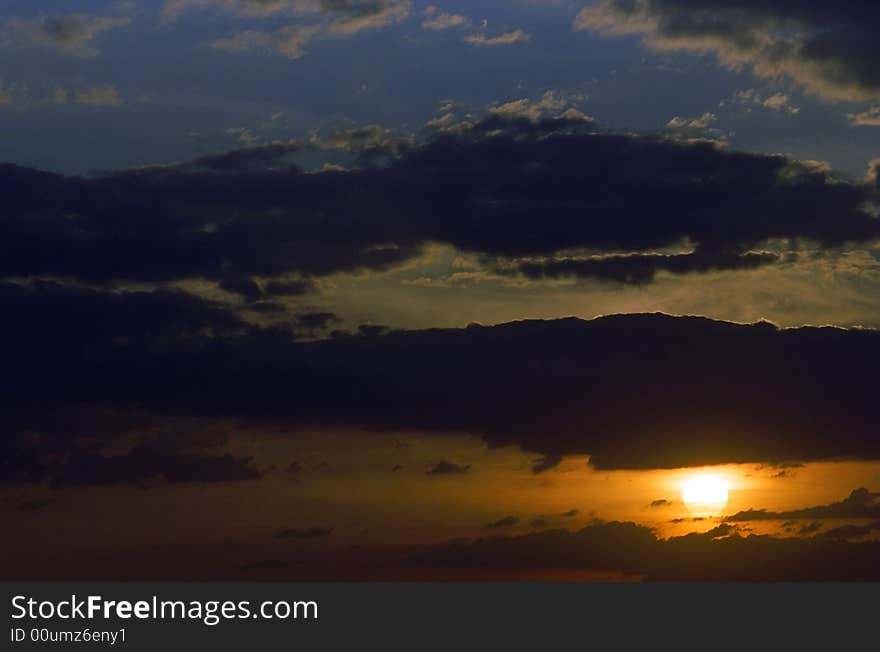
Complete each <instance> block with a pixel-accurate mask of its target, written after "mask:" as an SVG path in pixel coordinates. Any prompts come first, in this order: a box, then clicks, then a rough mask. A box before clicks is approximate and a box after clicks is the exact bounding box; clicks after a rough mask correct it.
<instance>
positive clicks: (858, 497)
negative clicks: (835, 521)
mask: <svg viewBox="0 0 880 652" xmlns="http://www.w3.org/2000/svg"><path fill="white" fill-rule="evenodd" d="M878 499H880V493H874V492H871V491H868V490H867V489H865V488H864V487H862V488H860V489H854V490H853V491H852V493H850V495H849V496H847V497H846V498H844V499H843V500H841V501H840V502H836V503H830V504H828V505H819V506H817V507H806V508H804V509H795V510H790V511H787V512H770V511H767V510H765V509H749V510H746V511H742V512H737V513H736V514H734V515H732V516H728V517H727V519H726V520H728V521H731V522H735V521H762V520H777V519H778V520H788V519H801V518H810V519H815V518H819V519H823V518H880V501H878Z"/></svg>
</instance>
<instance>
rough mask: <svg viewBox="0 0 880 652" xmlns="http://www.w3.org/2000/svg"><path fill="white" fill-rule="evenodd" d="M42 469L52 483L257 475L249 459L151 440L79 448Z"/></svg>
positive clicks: (177, 480)
mask: <svg viewBox="0 0 880 652" xmlns="http://www.w3.org/2000/svg"><path fill="white" fill-rule="evenodd" d="M46 472H47V474H48V480H49V482H50V483H51V484H52V485H54V486H70V485H103V484H139V483H142V482H145V481H147V480H152V479H156V478H163V479H164V480H166V481H167V482H170V483H182V482H240V481H244V480H254V479H256V478H259V477H260V472H259V471H258V470H257V469H255V468H253V467H252V466H251V459H250V458H237V457H235V456H233V455H231V454H229V453H226V454H223V455H204V454H194V453H180V452H175V451H170V450H167V449H166V448H164V447H161V446H156V445H155V444H153V443H142V444H139V445H138V446H136V447H135V448H134V449H132V450H131V451H130V452H129V453H125V454H122V455H104V454H101V453H95V452H88V451H79V452H76V453H74V454H73V455H72V456H71V457H70V458H69V459H68V460H67V461H66V462H65V463H63V464H52V463H50V464H48V465H47V468H46Z"/></svg>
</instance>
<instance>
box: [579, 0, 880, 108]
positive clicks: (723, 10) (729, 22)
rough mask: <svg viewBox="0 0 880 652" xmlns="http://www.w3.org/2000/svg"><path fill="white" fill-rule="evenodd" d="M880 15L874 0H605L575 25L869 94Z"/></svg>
mask: <svg viewBox="0 0 880 652" xmlns="http://www.w3.org/2000/svg"><path fill="white" fill-rule="evenodd" d="M878 22H880V7H878V5H877V3H876V2H873V0H845V1H844V2H824V1H823V0H730V1H728V0H724V1H723V2H722V1H720V0H599V1H598V2H593V3H590V4H589V5H588V6H587V7H585V8H584V9H583V10H582V11H581V12H580V14H579V15H578V17H577V19H576V21H575V26H576V27H577V28H579V29H590V30H598V31H600V32H604V33H610V34H643V35H644V36H645V39H646V41H647V43H648V44H649V45H650V46H651V47H654V48H657V49H661V50H687V51H691V52H698V53H701V52H708V53H713V54H715V55H717V57H718V58H719V60H720V61H721V62H722V63H723V64H725V65H727V66H730V67H732V68H737V67H740V66H743V65H745V66H749V67H751V69H752V71H753V72H754V73H755V74H757V75H759V76H761V77H768V78H776V77H780V76H783V77H788V78H790V79H792V80H794V81H795V82H797V83H799V84H801V85H803V86H804V87H806V88H807V89H808V90H810V91H812V92H814V93H816V94H818V95H820V96H822V97H825V98H828V99H832V100H863V99H869V98H877V97H880V45H878V42H877V39H876V35H875V33H874V32H875V26H876V25H877V24H878Z"/></svg>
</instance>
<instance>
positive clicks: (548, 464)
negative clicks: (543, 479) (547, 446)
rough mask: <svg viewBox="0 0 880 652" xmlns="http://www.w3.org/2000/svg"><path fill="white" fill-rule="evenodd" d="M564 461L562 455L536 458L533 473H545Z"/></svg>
mask: <svg viewBox="0 0 880 652" xmlns="http://www.w3.org/2000/svg"><path fill="white" fill-rule="evenodd" d="M561 462H562V456H561V455H545V456H544V457H540V458H538V459H537V460H535V463H534V464H533V465H532V473H535V474H537V473H543V472H544V471H549V470H550V469H554V468H556V467H557V466H559V464H560V463H561Z"/></svg>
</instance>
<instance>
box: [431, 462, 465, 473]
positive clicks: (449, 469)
mask: <svg viewBox="0 0 880 652" xmlns="http://www.w3.org/2000/svg"><path fill="white" fill-rule="evenodd" d="M470 468H471V465H470V464H465V465H462V464H456V463H455V462H447V461H446V460H442V461H440V462H437V463H436V464H435V465H434V466H432V467H431V468H430V469H428V470H427V471H425V475H455V474H462V473H467V472H468V471H469V470H470Z"/></svg>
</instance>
